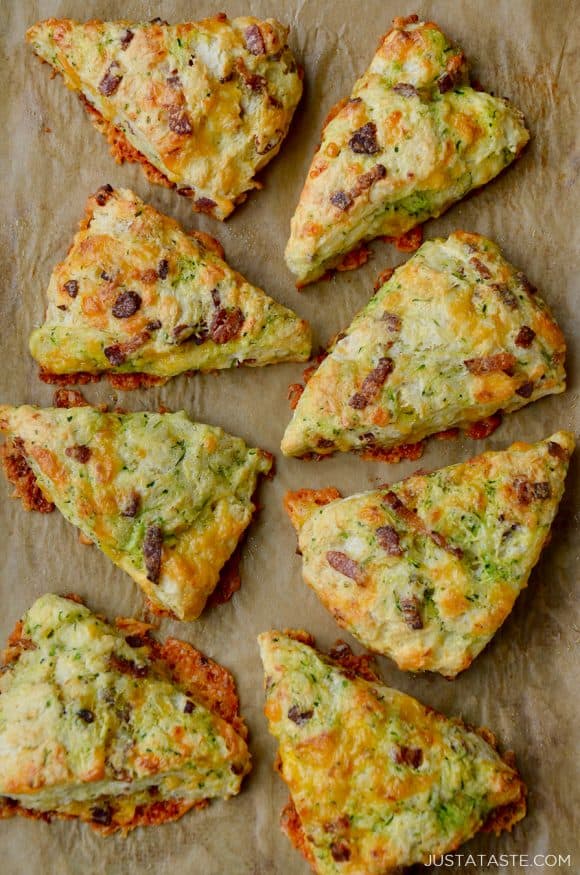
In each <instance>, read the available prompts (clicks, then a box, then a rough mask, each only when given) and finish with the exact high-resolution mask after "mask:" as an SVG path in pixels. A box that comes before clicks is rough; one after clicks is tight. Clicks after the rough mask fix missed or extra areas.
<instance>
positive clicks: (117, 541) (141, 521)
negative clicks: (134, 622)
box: [0, 405, 272, 620]
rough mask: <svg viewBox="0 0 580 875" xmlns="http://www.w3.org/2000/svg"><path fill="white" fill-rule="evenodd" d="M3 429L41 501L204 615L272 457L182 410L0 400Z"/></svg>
mask: <svg viewBox="0 0 580 875" xmlns="http://www.w3.org/2000/svg"><path fill="white" fill-rule="evenodd" d="M0 432H2V433H3V434H5V435H7V437H8V438H9V439H10V440H12V441H14V440H17V441H18V449H19V451H20V453H21V455H22V457H23V459H24V460H25V462H26V464H27V465H28V466H29V468H30V470H31V471H32V474H33V475H34V478H35V480H36V483H37V485H38V486H39V487H40V490H41V491H42V494H43V496H44V497H45V499H46V500H48V501H50V502H53V503H54V504H55V505H56V507H57V508H58V509H59V510H60V511H61V513H62V514H63V516H64V517H65V518H66V519H67V520H69V522H71V523H73V525H75V526H78V528H79V529H80V530H81V533H82V534H83V535H84V536H85V537H86V538H88V539H89V540H90V541H91V542H93V543H95V544H96V545H97V546H98V547H99V549H100V550H102V551H103V553H105V554H106V555H107V556H108V557H109V558H110V559H111V560H112V561H113V562H114V563H115V565H118V566H119V567H120V568H122V569H123V570H124V571H126V572H127V574H129V575H130V576H131V577H132V578H133V580H134V581H135V582H136V583H138V584H139V586H140V587H141V589H142V590H143V591H144V593H145V594H146V596H147V597H148V599H149V600H150V601H151V602H152V604H153V605H154V606H155V607H156V608H157V609H160V610H162V611H166V612H169V613H171V614H172V615H174V616H176V617H178V618H179V619H181V620H194V619H195V618H196V617H198V616H199V615H200V613H201V612H202V610H203V608H204V605H205V603H206V601H207V599H208V597H209V596H210V595H211V593H212V592H213V590H214V589H215V587H216V584H217V583H218V579H219V576H220V571H221V569H222V568H223V566H224V565H225V563H226V562H227V560H228V559H229V558H230V556H231V555H232V553H233V552H234V550H235V548H236V545H237V544H238V541H239V540H240V538H241V536H242V534H243V532H244V531H245V530H246V528H247V527H248V525H249V524H250V522H251V519H252V516H253V514H254V511H255V509H256V508H255V505H254V503H253V501H252V496H253V494H254V491H255V489H256V483H257V480H258V477H259V476H260V474H267V473H268V472H269V471H270V469H271V467H272V457H271V456H270V454H269V453H266V452H264V451H263V450H259V449H256V448H252V447H248V446H246V444H245V443H244V441H243V440H242V439H241V438H238V437H234V436H232V435H229V434H227V433H226V432H224V431H222V429H221V428H214V427H212V426H210V425H203V424H200V423H195V422H192V421H191V420H190V419H189V418H188V417H187V415H186V414H185V413H184V412H183V411H181V412H179V413H103V412H101V411H99V410H95V409H94V408H92V407H88V406H87V407H75V408H70V409H57V408H46V409H41V408H38V407H29V406H26V405H25V406H22V407H9V406H0ZM10 472H11V468H9V469H7V472H6V473H7V474H10Z"/></svg>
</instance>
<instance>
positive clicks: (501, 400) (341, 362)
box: [282, 231, 566, 456]
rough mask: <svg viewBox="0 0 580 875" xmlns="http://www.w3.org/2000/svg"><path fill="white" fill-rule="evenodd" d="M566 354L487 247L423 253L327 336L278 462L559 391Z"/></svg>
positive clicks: (380, 444) (467, 242)
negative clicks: (332, 339) (328, 339)
mask: <svg viewBox="0 0 580 875" xmlns="http://www.w3.org/2000/svg"><path fill="white" fill-rule="evenodd" d="M565 354H566V344H565V341H564V337H563V335H562V332H561V331H560V329H559V327H558V325H557V324H556V322H555V320H554V318H553V316H552V314H551V313H550V311H549V309H548V307H547V306H546V304H545V303H544V302H543V301H542V300H541V298H540V297H539V296H538V295H537V294H536V290H535V289H534V287H533V286H532V285H531V283H530V282H529V280H527V279H526V277H525V276H524V275H523V274H522V273H521V272H520V271H518V270H517V269H516V268H515V267H514V266H513V265H511V264H509V262H507V261H506V260H505V258H504V257H503V256H502V253H501V251H500V249H499V247H498V246H497V244H495V243H493V242H492V241H491V240H488V239H487V238H486V237H482V236H481V235H479V234H470V233H467V232H465V231H456V232H455V233H453V234H451V235H450V236H449V237H448V238H447V239H446V240H444V239H435V240H429V241H427V242H426V243H424V244H423V245H422V246H421V248H420V249H419V250H418V251H417V252H416V253H415V255H414V256H413V257H412V258H410V259H409V260H408V261H407V262H406V263H405V264H403V265H401V267H398V268H397V269H396V270H395V271H394V272H392V275H390V278H389V279H387V281H386V282H384V283H383V284H382V286H381V288H380V289H379V290H378V292H377V293H376V295H375V296H374V297H373V298H371V300H370V301H369V303H368V304H367V306H366V307H365V308H364V309H363V310H361V311H360V313H359V314H358V315H357V316H356V317H355V318H354V320H353V322H352V323H351V325H350V327H349V328H348V329H347V330H346V331H345V332H342V333H341V334H339V335H338V336H337V338H336V340H335V342H334V344H333V345H332V347H331V349H330V354H329V355H328V356H327V357H326V358H325V359H324V361H322V363H321V364H320V366H319V367H318V369H317V370H316V372H315V373H314V375H313V376H312V377H311V378H310V379H309V381H308V383H307V385H306V388H305V389H304V392H303V394H302V396H301V397H300V400H299V401H298V404H297V405H296V409H295V411H294V415H293V418H292V420H291V422H290V423H289V425H288V427H287V429H286V432H285V434H284V437H283V439H282V452H283V453H284V454H285V455H287V456H303V455H305V454H307V453H318V454H321V455H324V454H329V453H333V452H335V451H336V450H340V451H341V452H346V451H349V450H354V451H357V450H359V451H365V450H369V449H370V450H374V449H377V448H387V449H388V448H392V447H399V446H401V445H406V444H414V443H417V442H419V441H421V440H423V438H425V437H427V436H428V435H430V434H435V433H436V432H441V431H444V430H447V429H449V428H451V427H457V426H459V427H466V428H467V427H469V425H470V424H471V423H475V422H478V421H480V420H483V419H485V418H486V417H489V416H491V415H492V414H495V413H496V412H497V411H504V412H506V413H507V412H510V411H512V410H518V409H519V408H520V407H523V406H524V405H525V404H529V403H530V402H532V401H535V400H537V399H538V398H542V397H543V396H544V395H550V394H557V393H560V392H563V391H564V389H565V372H564V359H565Z"/></svg>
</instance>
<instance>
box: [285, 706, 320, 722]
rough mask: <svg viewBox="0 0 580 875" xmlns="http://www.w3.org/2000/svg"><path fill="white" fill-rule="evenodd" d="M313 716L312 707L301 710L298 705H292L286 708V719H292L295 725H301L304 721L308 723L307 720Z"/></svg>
mask: <svg viewBox="0 0 580 875" xmlns="http://www.w3.org/2000/svg"><path fill="white" fill-rule="evenodd" d="M313 716H314V711H313V710H312V709H310V710H308V711H301V710H300V708H299V707H298V705H292V707H291V708H289V710H288V719H289V720H292V722H293V723H295V724H296V725H297V726H303V725H304V724H305V723H308V721H309V720H312V717H313Z"/></svg>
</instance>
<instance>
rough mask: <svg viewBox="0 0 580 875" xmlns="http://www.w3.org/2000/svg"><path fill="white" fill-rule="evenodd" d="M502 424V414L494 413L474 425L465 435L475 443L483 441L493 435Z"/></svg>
mask: <svg viewBox="0 0 580 875" xmlns="http://www.w3.org/2000/svg"><path fill="white" fill-rule="evenodd" d="M501 423H502V415H501V413H493V414H492V415H491V416H486V418H485V419H480V420H479V422H474V423H472V424H471V425H470V426H469V428H467V429H466V430H465V434H466V435H467V437H468V438H471V439H472V440H474V441H482V440H484V439H485V438H488V437H489V436H490V435H492V434H493V433H494V431H496V429H498V428H499V427H500V425H501Z"/></svg>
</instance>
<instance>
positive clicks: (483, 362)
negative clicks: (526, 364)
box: [463, 352, 517, 377]
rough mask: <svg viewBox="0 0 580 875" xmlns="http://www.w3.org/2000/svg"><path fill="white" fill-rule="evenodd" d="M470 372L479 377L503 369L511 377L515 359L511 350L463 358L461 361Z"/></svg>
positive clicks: (515, 362)
mask: <svg viewBox="0 0 580 875" xmlns="http://www.w3.org/2000/svg"><path fill="white" fill-rule="evenodd" d="M463 364H464V365H465V367H466V368H467V370H468V371H469V373H470V374H473V375H474V376H476V377H481V376H483V375H485V374H493V373H498V372H500V371H503V372H504V374H507V375H508V376H510V377H512V376H513V373H514V370H515V366H516V364H517V359H516V357H515V355H512V354H511V352H498V353H496V354H495V355H485V356H481V357H480V358H473V359H465V361H464V362H463Z"/></svg>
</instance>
